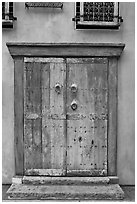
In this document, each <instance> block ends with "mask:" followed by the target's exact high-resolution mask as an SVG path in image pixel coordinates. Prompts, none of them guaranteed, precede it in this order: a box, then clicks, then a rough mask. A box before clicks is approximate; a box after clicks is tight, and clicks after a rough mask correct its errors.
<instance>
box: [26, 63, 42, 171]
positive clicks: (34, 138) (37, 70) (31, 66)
mask: <svg viewBox="0 0 137 204" xmlns="http://www.w3.org/2000/svg"><path fill="white" fill-rule="evenodd" d="M24 73H25V74H24V84H25V87H24V135H25V137H24V148H25V149H24V160H25V161H24V165H25V166H24V167H25V169H28V168H41V167H42V158H41V148H42V146H41V128H42V127H41V118H40V117H39V116H40V115H41V96H42V95H41V87H40V83H41V82H40V81H41V65H40V64H39V63H26V64H25V71H24Z"/></svg>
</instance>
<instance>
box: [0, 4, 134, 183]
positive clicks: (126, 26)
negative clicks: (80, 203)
mask: <svg viewBox="0 0 137 204" xmlns="http://www.w3.org/2000/svg"><path fill="white" fill-rule="evenodd" d="M14 4H15V5H14V6H15V7H14V11H15V12H14V13H15V14H14V15H15V16H16V17H17V18H18V20H17V22H15V24H14V29H11V30H6V29H5V30H3V33H2V51H3V52H2V64H3V71H2V75H3V79H2V83H3V115H2V117H3V139H2V142H3V143H2V145H3V150H2V156H3V165H2V167H3V183H11V178H12V176H13V175H14V64H13V60H12V58H11V56H10V54H9V52H8V49H7V47H6V42H45V43H50V42H52V43H53V42H56V43H57V42H59V43H61V42H77V43H78V42H82V43H83V42H86V43H88V42H114V43H116V42H117V43H119V42H122V43H125V44H126V47H125V49H124V52H123V54H122V56H121V58H120V60H119V69H118V151H117V156H118V160H117V169H118V176H119V178H120V183H121V184H134V172H135V168H134V149H135V146H134V143H135V140H134V138H135V132H134V122H135V120H134V92H135V90H134V83H135V79H134V76H135V75H134V74H135V73H134V69H135V65H134V61H135V56H134V51H135V50H134V49H135V48H134V47H135V36H134V34H135V25H134V23H135V3H133V2H130V3H128V2H126V3H120V5H121V15H122V17H123V19H124V22H123V24H122V25H121V27H120V30H118V31H116V30H113V31H110V30H75V29H74V22H72V20H71V19H72V18H73V17H74V3H73V2H69V3H67V2H65V3H64V5H63V10H60V9H42V8H41V9H40V8H38V9H34V8H32V9H29V10H27V9H25V4H24V3H23V2H20V3H19V2H15V3H14Z"/></svg>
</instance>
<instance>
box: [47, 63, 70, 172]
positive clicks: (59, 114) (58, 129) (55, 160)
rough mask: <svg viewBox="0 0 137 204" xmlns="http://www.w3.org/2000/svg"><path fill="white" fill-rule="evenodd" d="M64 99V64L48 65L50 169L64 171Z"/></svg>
mask: <svg viewBox="0 0 137 204" xmlns="http://www.w3.org/2000/svg"><path fill="white" fill-rule="evenodd" d="M57 83H59V85H60V86H61V92H60V93H57V92H56V90H55V86H56V84H57ZM65 98H66V64H65V63H64V62H62V60H61V62H60V63H59V62H56V61H55V62H54V61H53V62H52V63H50V116H51V117H50V119H49V126H50V137H51V168H53V169H65V159H66V142H65V137H66V135H65V128H66V127H65V123H66V122H65V120H66V112H65V111H66V110H65V106H66V104H65Z"/></svg>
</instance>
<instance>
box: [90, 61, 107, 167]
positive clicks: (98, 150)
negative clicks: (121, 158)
mask: <svg viewBox="0 0 137 204" xmlns="http://www.w3.org/2000/svg"><path fill="white" fill-rule="evenodd" d="M93 66H94V71H93V75H94V79H93V83H94V98H95V102H94V107H95V114H96V115H97V116H100V115H107V113H108V98H107V97H108V80H107V78H108V77H107V67H108V63H107V61H106V63H105V64H94V65H93ZM107 121H108V120H107V117H105V118H103V117H102V118H101V119H100V118H97V119H95V120H94V145H95V154H94V157H95V163H94V165H95V166H94V168H95V169H105V170H107Z"/></svg>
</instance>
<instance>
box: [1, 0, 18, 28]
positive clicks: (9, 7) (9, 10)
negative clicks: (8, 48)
mask: <svg viewBox="0 0 137 204" xmlns="http://www.w3.org/2000/svg"><path fill="white" fill-rule="evenodd" d="M2 3H4V10H5V12H4V14H3V5H2V28H13V21H14V20H16V18H15V17H14V16H13V5H14V4H13V2H2ZM3 16H4V17H5V18H3Z"/></svg>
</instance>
